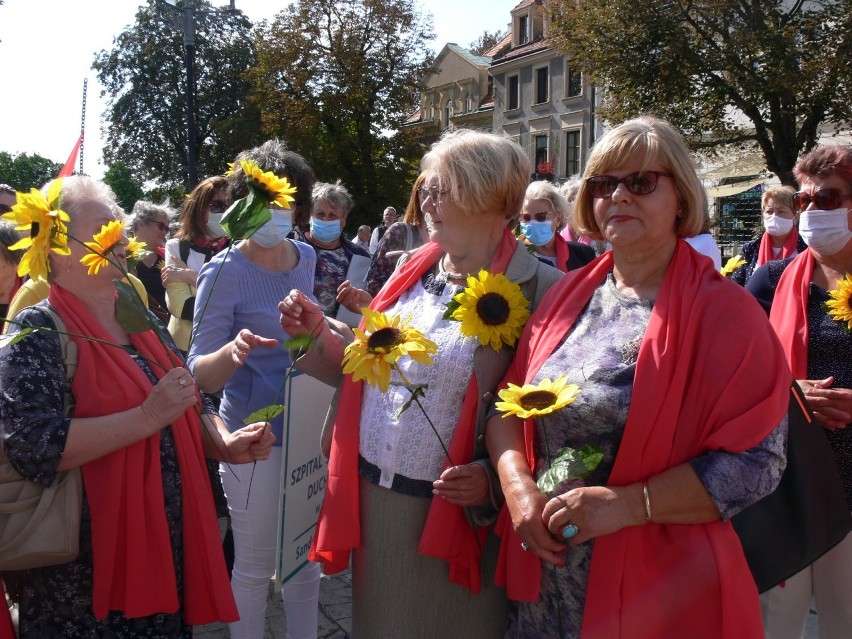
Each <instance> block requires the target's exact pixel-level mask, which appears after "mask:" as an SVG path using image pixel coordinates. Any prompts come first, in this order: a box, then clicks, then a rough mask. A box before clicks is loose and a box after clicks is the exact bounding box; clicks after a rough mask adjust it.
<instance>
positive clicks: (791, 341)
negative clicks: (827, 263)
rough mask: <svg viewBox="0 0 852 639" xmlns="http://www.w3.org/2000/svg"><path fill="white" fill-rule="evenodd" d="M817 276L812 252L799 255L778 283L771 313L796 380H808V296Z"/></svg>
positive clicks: (771, 322)
mask: <svg viewBox="0 0 852 639" xmlns="http://www.w3.org/2000/svg"><path fill="white" fill-rule="evenodd" d="M813 272H814V254H813V253H812V252H811V250H810V249H808V250H806V251H804V252H802V253H799V254H798V255H797V256H796V258H795V259H794V260H793V261H792V262H790V264H788V265H787V268H786V269H784V273H782V275H781V279H780V280H778V286H777V287H776V289H775V298H774V300H773V302H772V310H771V311H770V313H769V323H770V324H772V328H774V329H775V333H776V334H777V335H778V339H780V340H781V346H782V348H783V349H784V355H785V356H786V357H787V363H788V364H789V365H790V369H791V370H792V371H793V377H794V378H795V379H807V377H808V292H809V290H810V285H811V279H812V275H813Z"/></svg>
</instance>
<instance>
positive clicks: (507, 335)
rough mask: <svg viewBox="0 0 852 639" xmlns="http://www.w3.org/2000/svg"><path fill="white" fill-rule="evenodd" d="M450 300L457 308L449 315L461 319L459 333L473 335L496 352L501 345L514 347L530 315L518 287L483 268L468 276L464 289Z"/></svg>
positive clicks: (526, 303) (527, 303) (502, 276)
mask: <svg viewBox="0 0 852 639" xmlns="http://www.w3.org/2000/svg"><path fill="white" fill-rule="evenodd" d="M453 300H454V302H455V303H457V304H458V307H457V308H456V309H455V310H453V311H452V313H451V314H450V315H449V317H450V318H451V319H456V320H459V321H461V333H462V335H467V336H469V337H476V338H477V339H479V343H480V344H482V345H483V346H484V345H485V344H490V345H491V348H493V349H494V350H495V351H499V350H500V349H501V348H502V346H503V344H506V345H507V346H514V345H515V342H517V341H518V337H520V335H521V331H522V330H523V328H524V324H525V323H526V321H527V318H529V316H530V312H529V310H528V308H527V307H528V305H529V302H528V301H527V298H525V297H524V294H523V293H522V292H521V287H520V286H518V285H517V284H515V283H514V282H510V281H509V280H508V279H507V278H506V276H505V275H502V274H497V275H492V274H491V273H489V272H488V271H486V270H481V271H479V274H478V275H468V277H467V288H465V289H464V290H463V291H462V292H461V293H459V294H458V295H456V296H455V297H454V298H453Z"/></svg>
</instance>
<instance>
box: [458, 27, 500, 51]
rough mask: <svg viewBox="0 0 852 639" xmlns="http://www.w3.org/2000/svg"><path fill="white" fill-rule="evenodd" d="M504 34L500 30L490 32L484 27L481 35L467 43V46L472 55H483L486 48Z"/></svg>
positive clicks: (498, 40)
mask: <svg viewBox="0 0 852 639" xmlns="http://www.w3.org/2000/svg"><path fill="white" fill-rule="evenodd" d="M505 35H506V34H505V33H501V32H500V31H494V32H493V33H492V32H490V31H488V30H487V29H486V30H485V31H483V32H482V35H480V36H479V37H478V38H477V39H476V40H474V41H473V42H471V43H470V44H469V45H467V48H468V50H469V51H470V52H471V53H473V54H474V55H483V54H484V53H485V52H486V51H488V49H490V48H491V47H493V46H494V45H495V44H497V43H498V42H500V40H502V39H503V38H504V36H505Z"/></svg>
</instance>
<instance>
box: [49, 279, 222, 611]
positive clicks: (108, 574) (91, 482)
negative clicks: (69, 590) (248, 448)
mask: <svg viewBox="0 0 852 639" xmlns="http://www.w3.org/2000/svg"><path fill="white" fill-rule="evenodd" d="M48 299H49V300H50V304H51V306H53V308H54V309H56V311H57V313H59V315H60V317H62V320H63V321H64V322H65V325H66V327H67V329H68V332H69V333H77V334H81V335H88V336H90V337H95V338H98V339H102V340H105V341H107V342H110V343H114V341H115V340H114V339H113V338H112V336H111V335H110V334H109V333H108V332H107V331H106V330H105V329H104V327H103V326H102V325H101V323H100V322H99V321H98V320H97V318H96V317H95V316H94V315H92V314H91V312H90V311H89V309H88V308H87V307H86V305H85V304H84V303H83V302H82V301H81V300H80V299H79V298H78V297H76V296H75V295H74V294H73V293H70V292H69V291H67V290H65V289H64V288H61V287H60V286H58V285H56V284H54V285H53V286H51V289H50V295H49V298H48ZM71 340H72V341H73V342H74V343H75V344H76V345H77V358H78V368H77V372H76V374H75V375H74V382H73V384H72V392H73V394H74V401H75V408H74V416H75V417H99V416H102V415H110V414H112V413H118V412H121V411H124V410H128V409H130V408H134V407H136V406H139V405H140V404H141V403H142V402H143V401H144V400H145V398H146V397H147V396H148V395H149V394H150V392H151V388H152V387H151V382H150V380H149V379H148V377H147V375H145V373H144V372H143V371H142V370H141V369H140V368H139V366H138V365H137V364H136V363H135V362H134V361H133V359H132V358H131V357H130V355H129V354H127V353H126V352H125V351H124V350H123V349H121V348H115V347H113V346H108V345H106V344H100V343H97V342H93V341H91V340H88V339H83V338H78V337H73V336H72V337H71ZM130 341H131V342H132V343H133V346H135V347H136V349H137V350H138V352H139V353H140V354H141V355H142V356H144V357H146V358H148V359H149V360H153V361H154V362H157V363H158V364H160V366H156V365H152V366H151V369H152V370H153V372H154V374H155V375H157V377H158V378H159V377H162V376H163V375H165V374H166V372H167V371H168V370H170V369H172V368H174V367H175V366H178V365H182V362H180V361H179V360H177V358H176V356H175V355H174V354H173V353H171V351H167V350H166V349H165V348H164V347H163V345H162V344H161V343H160V341H159V340H158V339H157V337H156V335H154V333H153V332H152V331H146V332H144V333H136V334H133V335H131V336H130ZM161 367H162V368H161ZM116 382H118V384H116ZM195 411H196V408H195V407H192V408H189V409H187V411H186V412H185V413H184V414H183V415H182V416H181V417H179V418H178V419H177V420H175V421H174V422H173V423H172V424H171V431H172V435H173V437H174V440H175V446H176V448H177V458H178V464H179V466H180V475H181V490H182V502H183V553H184V566H183V593H181V594H182V596H183V611H184V616H185V618H186V622H187V623H188V624H192V625H196V624H207V623H211V622H213V621H236V620H237V619H238V618H239V617H238V614H237V608H236V604H235V603H234V597H233V594H232V593H231V588H230V584H229V579H228V572H227V569H226V568H225V561H224V556H223V554H222V543H221V541H220V539H219V530H218V526H217V522H216V511H215V509H214V506H213V494H212V491H211V488H210V479H209V476H208V474H207V467H206V465H205V461H204V452H203V450H202V443H201V430H202V425H201V422H200V419H199V416H198V414H197V413H196V412H195ZM124 426H125V427H127V428H133V427H134V424H133V423H127V424H125V425H124ZM82 470H83V481H84V483H85V486H86V497H87V499H88V501H89V506H90V510H91V516H92V550H93V555H94V572H93V596H92V604H93V608H94V613H95V616H96V617H97V618H98V619H103V618H105V617H106V615H107V613H108V612H109V611H110V610H118V611H121V612H122V613H123V614H124V616H126V617H147V616H149V615H153V614H155V613H175V612H177V611H178V609H179V608H180V607H181V601H180V598H181V597H180V594H179V593H178V591H177V580H176V575H175V565H174V558H173V555H172V547H171V541H170V539H169V529H168V524H167V522H166V514H165V511H164V509H163V486H162V472H161V468H160V433H159V432H157V433H156V434H154V435H151V436H150V437H148V438H147V439H143V440H141V441H138V442H136V443H134V444H131V445H130V446H126V447H125V448H122V449H120V450H117V451H115V452H113V453H110V454H108V455H104V456H103V457H100V458H99V459H95V460H94V461H91V462H88V463H87V464H84V465H83V466H82Z"/></svg>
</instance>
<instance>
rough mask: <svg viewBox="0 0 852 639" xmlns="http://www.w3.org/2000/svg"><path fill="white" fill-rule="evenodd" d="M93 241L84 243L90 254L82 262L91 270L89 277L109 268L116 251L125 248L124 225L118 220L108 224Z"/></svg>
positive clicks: (96, 234)
mask: <svg viewBox="0 0 852 639" xmlns="http://www.w3.org/2000/svg"><path fill="white" fill-rule="evenodd" d="M92 239H93V240H94V241H92V242H84V243H83V244H84V245H85V246H86V248H87V249H89V252H88V253H86V255H84V256H83V257H82V258H81V259H80V262H81V263H82V264H83V265H84V266H87V267H88V268H89V275H97V274H98V271H100V269H101V267H102V266H109V264H110V259H109V257H110V255H114V254H115V249H117V248H118V247H120V246H124V225H123V224H122V223H121V222H119V221H118V220H112V221H111V222H107V223H106V224H104V225H103V226H102V227H101V230H100V231H99V232H98V233H95V235H94V237H93V238H92ZM137 244H139V243H138V242H137Z"/></svg>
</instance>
